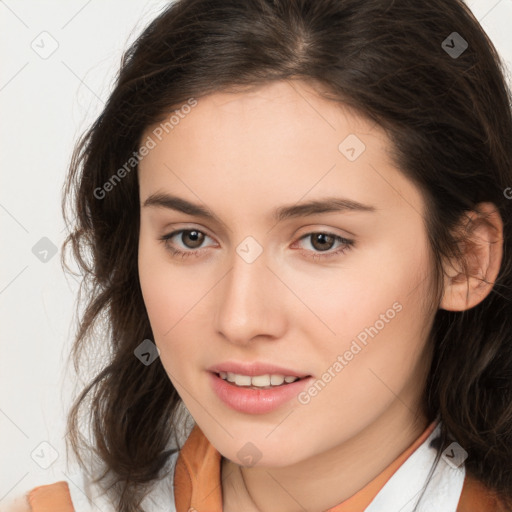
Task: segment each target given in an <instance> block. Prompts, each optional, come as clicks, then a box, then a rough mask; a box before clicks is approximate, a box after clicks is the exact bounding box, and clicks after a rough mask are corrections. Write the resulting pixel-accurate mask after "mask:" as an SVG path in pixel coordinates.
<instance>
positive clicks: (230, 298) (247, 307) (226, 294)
mask: <svg viewBox="0 0 512 512" xmlns="http://www.w3.org/2000/svg"><path fill="white" fill-rule="evenodd" d="M267 265H268V261H267V257H266V252H265V251H263V253H262V254H260V256H259V257H258V258H257V259H256V260H255V261H252V262H248V261H246V260H244V259H243V258H242V257H240V255H239V254H238V253H236V252H235V253H234V254H233V258H232V267H231V269H230V271H229V272H228V273H227V274H226V276H225V277H224V279H223V280H222V282H221V283H220V284H219V286H218V287H216V288H217V294H216V296H215V303H216V304H217V307H216V316H215V326H216V329H217V332H218V333H219V334H220V335H221V336H223V337H224V338H225V339H226V340H228V341H230V342H231V343H233V344H237V345H247V344H248V343H249V342H251V340H253V339H254V338H256V337H258V336H264V337H266V338H267V339H268V338H272V339H277V338H279V337H281V336H282V335H283V333H284V332H285V329H286V308H285V305H284V303H283V299H284V291H283V284H282V283H281V282H280V281H279V279H277V277H276V276H275V275H274V273H273V271H271V270H270V268H268V266H267Z"/></svg>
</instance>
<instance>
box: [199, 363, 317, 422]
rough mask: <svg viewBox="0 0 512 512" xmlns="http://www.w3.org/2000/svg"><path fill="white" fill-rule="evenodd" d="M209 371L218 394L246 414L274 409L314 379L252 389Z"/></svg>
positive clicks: (231, 405)
mask: <svg viewBox="0 0 512 512" xmlns="http://www.w3.org/2000/svg"><path fill="white" fill-rule="evenodd" d="M208 373H209V374H210V381H211V384H212V387H213V390H214V391H215V393H217V396H218V397H219V398H220V399H221V400H222V401H223V402H224V403H225V404H226V405H227V406H228V407H230V408H231V409H234V410H235V411H239V412H243V413H246V414H265V413H267V412H271V411H274V410H275V409H277V408H279V407H280V406H281V405H283V404H284V403H286V402H288V401H289V400H291V399H292V398H294V397H296V396H297V395H298V394H299V393H300V392H301V391H302V390H303V389H304V387H305V386H307V385H308V384H309V383H310V381H311V380H312V377H307V378H304V379H299V380H297V381H295V382H291V383H290V384H285V385H282V386H276V387H275V388H269V389H251V388H244V387H238V386H235V385H234V384H231V383H229V382H228V381H226V380H224V379H221V378H220V377H219V376H218V375H217V374H216V373H213V372H208Z"/></svg>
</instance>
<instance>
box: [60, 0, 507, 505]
mask: <svg viewBox="0 0 512 512" xmlns="http://www.w3.org/2000/svg"><path fill="white" fill-rule="evenodd" d="M453 32H457V33H458V34H460V36H462V38H463V39H464V40H465V41H467V43H468V47H467V49H466V50H465V51H464V52H463V53H462V54H460V55H459V56H454V55H450V54H449V53H448V52H447V51H445V48H443V45H442V43H443V41H444V40H445V39H446V38H447V37H448V36H450V37H453V34H452V33H453ZM505 74H506V68H505V66H504V64H503V62H502V61H501V60H500V57H499V56H498V53H497V51H496V49H495V47H494V46H493V44H492V42H491V41H490V40H489V38H488V36H487V35H486V33H485V32H484V30H483V29H482V27H481V26H480V24H479V23H478V21H477V20H476V19H475V17H474V15H473V14H472V13H471V11H470V10H469V9H468V7H467V6H466V5H465V4H464V3H463V2H462V1H461V0H430V1H429V2H418V1H416V0H272V1H271V0H244V1H243V2H240V1H239V0H215V1H210V0H178V1H176V2H173V3H170V4H169V5H168V6H167V7H166V8H165V9H164V10H163V11H162V12H161V13H160V14H159V15H158V16H157V17H156V19H154V20H153V21H152V22H151V23H150V24H149V25H148V26H147V27H146V28H145V30H144V31H143V33H142V34H141V35H140V36H139V37H138V38H137V39H136V40H135V42H134V43H133V44H132V45H131V46H130V47H129V48H128V49H127V51H126V52H125V53H124V55H123V57H122V59H121V66H120V71H119V73H118V75H117V76H116V81H115V86H114V88H113V91H112V92H111V94H110V97H109V99H108V101H107V103H106V105H105V107H104V109H103V111H102V112H101V114H100V115H99V117H98V118H97V119H96V121H95V122H94V123H93V124H92V126H91V127H90V128H89V129H88V130H87V132H86V133H84V134H83V135H82V137H81V138H80V140H79V141H78V142H77V145H76V147H75V149H74V152H73V156H72V159H71V164H70V169H69V175H68V177H67V180H66V183H65V185H64V189H63V204H62V207H63V214H64V218H65V220H66V223H67V225H68V226H69V235H68V236H67V238H66V240H65V242H64V245H63V251H62V263H63V265H64V266H65V267H66V270H67V271H69V266H68V265H67V263H66V262H65V260H66V256H65V252H66V249H67V248H69V247H70V248H71V250H72V254H73V256H74V258H75V260H76V261H77V263H78V265H79V267H80V271H81V275H82V277H83V279H82V281H81V287H80V292H79V300H78V302H80V301H81V302H83V303H84V310H83V312H82V313H81V314H80V318H79V322H78V329H77V334H76V339H75V342H74V345H73V348H72V352H71V353H72V357H73V362H74V367H75V370H77V371H78V369H79V368H80V367H81V366H82V365H81V361H82V360H83V359H84V358H85V359H86V360H87V361H90V359H89V358H90V357H91V356H90V355H88V354H89V352H91V353H96V351H98V350H100V349H101V348H102V347H103V348H104V347H106V350H107V352H108V354H107V357H106V360H105V361H104V364H103V367H102V369H101V371H99V373H97V374H96V373H95V374H94V375H95V376H94V378H92V380H90V381H89V382H88V383H87V385H86V387H85V388H84V389H83V390H82V391H81V393H80V394H79V395H78V396H77V397H76V398H75V401H74V403H73V405H72V408H71V410H70V412H69V416H68V429H69V432H68V436H69V439H68V442H69V443H70V444H71V447H72V450H73V452H74V454H75V455H76V457H77V459H78V460H79V462H80V464H81V465H82V466H83V467H84V468H86V463H85V462H84V460H83V455H84V454H86V453H88V452H91V453H93V454H94V455H95V456H96V457H97V459H98V460H99V461H101V464H102V467H103V469H104V471H103V474H102V475H101V476H100V477H98V478H97V480H96V482H100V483H102V485H104V486H106V483H105V481H106V480H107V479H109V487H108V492H109V493H110V494H111V497H112V499H113V500H114V501H115V502H116V510H119V511H122V512H125V511H135V510H144V509H143V508H140V506H141V502H142V500H143V498H144V497H145V496H146V495H147V494H148V493H149V492H150V489H151V487H152V486H153V485H154V484H155V483H156V481H157V480H158V479H159V478H161V475H162V472H163V470H164V468H165V466H166V462H167V461H168V460H169V457H170V455H171V454H172V453H173V451H172V450H169V449H168V448H169V442H170V440H171V439H172V437H173V435H175V433H176V431H177V428H178V419H179V406H180V404H181V398H180V397H179V395H178V393H177V391H176V389H175V388H174V387H173V385H172V384H171V382H170V379H169V378H168V376H167V374H166V372H165V371H164V368H163V366H162V364H161V362H160V359H157V360H156V361H155V362H154V363H153V364H150V365H148V366H144V365H141V362H140V361H139V359H138V358H136V357H135V356H134V350H135V349H136V348H137V346H138V345H139V344H140V343H141V342H142V341H143V340H145V339H153V335H152V330H151V326H150V322H149V319H148V315H147V312H146V309H145V305H144V301H143V297H142V293H141V288H140V283H139V276H138V263H137V255H138V253H137V251H138V237H139V226H140V224H139V215H140V199H139V186H138V177H137V173H136V172H129V171H130V169H128V170H127V172H126V173H123V177H122V179H119V180H117V181H116V182H115V183H113V182H112V178H113V176H114V175H115V174H116V172H118V171H119V169H120V168H121V166H123V164H124V163H126V162H129V161H131V164H130V165H131V166H132V167H134V164H133V160H130V159H131V158H132V157H133V155H134V154H135V153H136V152H137V151H138V150H139V148H140V144H141V142H142V141H141V138H142V135H143V132H144V130H145V129H146V128H148V127H149V126H152V125H154V124H155V123H158V122H161V121H162V120H163V119H165V118H166V116H168V115H169V113H170V112H172V111H173V110H175V109H178V108H180V106H182V105H185V104H187V102H189V103H190V99H191V98H201V97H204V96H206V95H208V94H212V93H214V92H216V91H233V92H239V91H244V90H247V89H249V88H254V87H259V86H263V85H265V84H268V83H270V82H273V81H276V80H295V79H296V80H302V81H304V82H308V83H310V84H312V85H313V86H314V87H315V89H316V90H317V91H318V94H321V95H322V96H323V97H325V98H326V99H330V100H333V101H335V102H338V103H339V104H340V105H344V106H346V107H348V108H351V109H353V110H354V111H355V112H357V113H359V114H360V115H361V116H364V117H365V118H367V119H369V120H372V121H374V122H376V123H378V125H380V126H381V127H382V128H383V129H384V130H385V133H386V134H387V135H388V136H389V138H390V141H391V143H392V156H393V161H394V163H396V166H397V168H398V169H400V171H401V172H402V173H403V174H404V175H405V176H406V177H408V178H409V179H410V180H411V181H412V182H414V184H415V185H416V186H417V187H418V189H419V190H420V191H421V193H422V195H423V197H424V198H425V204H426V218H425V219H424V222H425V229H426V232H427V235H428V240H429V244H430V247H431V250H432V255H433V256H434V257H433V259H432V262H433V265H432V266H433V268H432V269H431V276H433V277H432V282H433V283H434V288H435V293H434V297H433V299H432V301H431V307H432V308H433V309H432V311H433V313H432V317H433V324H432V330H431V333H430V338H429V343H431V347H432V363H431V367H430V371H429V375H428V379H427V382H426V390H425V394H424V397H425V407H426V411H427V414H428V417H429V419H430V420H433V419H434V418H439V419H440V420H441V432H442V436H441V437H442V443H441V445H440V447H439V448H438V450H439V451H438V453H437V457H438V458H439V455H440V450H441V449H442V448H443V446H444V445H445V444H446V442H445V441H446V440H448V439H454V440H456V441H457V442H458V443H459V444H460V445H461V446H462V447H463V448H464V449H465V450H466V451H467V452H468V458H467V460H466V461H465V468H466V472H467V473H468V474H470V475H471V476H473V477H474V478H476V479H477V480H479V481H480V482H481V483H483V484H484V485H485V486H487V487H488V488H489V489H491V490H492V492H493V493H495V494H496V496H498V497H499V499H501V500H502V502H503V503H506V504H507V505H510V506H512V463H511V461H512V343H511V340H512V322H511V321H510V319H511V318H512V307H511V300H510V299H511V292H512V269H511V264H512V258H511V254H512V253H511V251H512V232H511V224H510V220H511V213H512V210H511V208H512V201H511V200H510V199H508V198H507V194H506V193H505V192H504V191H505V190H506V189H507V188H508V187H510V186H511V185H512V113H511V103H512V101H511V93H510V90H509V88H508V87H507V84H506V79H505ZM136 163H137V161H136V162H135V166H136ZM124 168H125V170H126V166H125V167H124ZM118 176H119V174H118ZM109 180H111V181H110V183H111V184H112V186H111V187H110V188H109V192H108V193H102V194H101V196H100V194H99V193H98V190H107V187H106V186H105V184H106V183H107V182H109ZM483 201H489V202H492V203H493V204H494V205H495V206H496V208H497V210H498V212H499V214H500V216H501V218H502V219H503V223H504V228H503V230H504V231H503V259H502V263H501V268H500V269H499V274H498V277H497V279H496V280H495V282H494V284H493V286H492V290H491V292H490V293H489V294H488V296H487V297H486V298H485V299H484V300H483V301H481V302H480V303H479V304H477V305H476V306H474V307H471V308H470V309H468V310H465V311H462V312H456V311H447V310H442V309H438V308H439V303H440V297H441V294H442V286H443V265H442V262H443V261H445V259H446V258H452V257H455V258H456V259H457V261H459V262H460V263H461V266H462V268H463V269H464V273H465V275H466V277H469V275H470V273H469V271H468V267H467V265H466V263H467V262H466V261H465V259H464V252H463V251H462V249H461V245H464V243H465V241H466V238H465V234H466V232H465V231H463V232H462V234H461V231H460V229H458V227H460V226H461V222H462V223H463V221H464V219H466V214H467V212H468V211H470V210H475V209H477V208H478V207H477V205H478V203H480V202H483ZM68 209H69V210H70V211H71V212H72V214H73V217H76V219H75V220H74V222H71V221H70V220H69V214H68V213H67V211H66V210H68ZM86 404H87V405H88V407H87V409H86V415H87V416H88V418H89V420H90V424H89V425H90V427H91V428H92V440H90V441H88V440H87V439H86V438H85V436H84V435H83V433H82V432H81V430H80V428H79V421H80V418H81V417H82V415H81V411H82V409H83V408H84V407H85V406H86ZM86 469H87V468H86ZM107 477H108V478H107Z"/></svg>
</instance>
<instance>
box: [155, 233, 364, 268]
mask: <svg viewBox="0 0 512 512" xmlns="http://www.w3.org/2000/svg"><path fill="white" fill-rule="evenodd" d="M190 231H197V232H198V233H202V234H204V235H206V233H204V232H203V231H200V230H198V229H179V230H177V231H173V232H172V233H168V234H166V235H163V236H162V237H160V238H159V240H160V241H162V242H163V244H164V246H165V248H166V249H167V250H168V251H169V252H170V253H171V254H172V255H173V256H175V257H179V258H182V259H184V258H188V257H190V256H196V257H199V256H200V253H201V252H202V249H196V250H189V251H182V250H180V249H176V247H172V246H171V245H170V244H169V240H170V239H171V238H173V237H174V236H175V235H177V234H180V233H185V232H190ZM316 234H322V235H329V236H333V237H334V238H335V241H337V242H341V243H342V244H343V245H342V246H341V247H339V248H338V249H336V250H335V251H332V252H325V253H313V254H310V253H311V252H312V251H308V250H306V253H309V254H307V255H306V257H307V258H310V259H312V260H314V261H316V260H326V259H329V258H333V257H336V256H340V255H342V254H344V253H345V252H346V251H348V250H350V249H351V248H352V246H353V245H354V241H353V240H349V239H347V238H343V237H341V236H339V235H336V234H334V233H329V232H328V231H312V232H310V233H306V234H305V235H303V236H301V237H300V238H299V240H298V241H300V240H303V239H304V238H308V237H309V236H311V235H316ZM206 236H208V235H206ZM302 252H304V250H302Z"/></svg>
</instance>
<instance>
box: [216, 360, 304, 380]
mask: <svg viewBox="0 0 512 512" xmlns="http://www.w3.org/2000/svg"><path fill="white" fill-rule="evenodd" d="M207 370H208V371H210V372H214V373H219V372H231V373H238V374H240V375H249V376H250V377H254V376H255V375H267V374H270V375H272V374H273V375H283V376H285V377H287V376H293V377H299V378H301V379H302V378H303V377H309V376H310V374H308V373H302V372H298V371H297V370H291V369H290V368H285V367H284V366H277V365H275V364H272V363H263V362H258V361H257V362H254V363H238V362H236V361H225V362H224V363H220V364H216V365H214V366H210V368H207Z"/></svg>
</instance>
